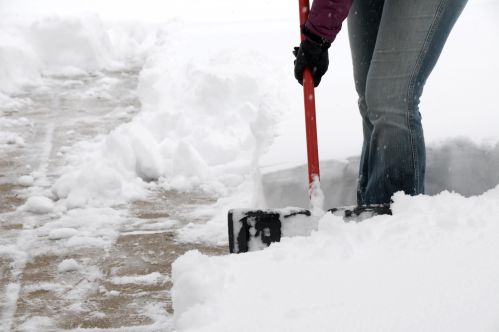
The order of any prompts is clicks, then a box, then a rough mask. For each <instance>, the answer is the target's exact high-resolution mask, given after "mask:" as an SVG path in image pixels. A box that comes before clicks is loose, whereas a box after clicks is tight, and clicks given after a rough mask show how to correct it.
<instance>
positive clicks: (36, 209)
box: [23, 196, 54, 213]
mask: <svg viewBox="0 0 499 332" xmlns="http://www.w3.org/2000/svg"><path fill="white" fill-rule="evenodd" d="M23 208H24V209H25V210H26V211H29V212H32V213H50V212H52V211H53V210H54V202H53V201H52V200H51V199H50V198H47V197H45V196H32V197H30V198H28V200H27V201H26V203H25V204H24V207H23Z"/></svg>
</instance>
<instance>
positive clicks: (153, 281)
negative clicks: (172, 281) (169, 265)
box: [111, 272, 168, 285]
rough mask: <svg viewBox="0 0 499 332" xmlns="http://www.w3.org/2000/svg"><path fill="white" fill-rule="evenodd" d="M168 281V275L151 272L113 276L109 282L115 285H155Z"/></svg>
mask: <svg viewBox="0 0 499 332" xmlns="http://www.w3.org/2000/svg"><path fill="white" fill-rule="evenodd" d="M167 281H168V277H166V276H164V275H162V274H161V273H159V272H153V273H149V274H146V275H139V276H123V277H113V278H112V279H111V282H112V283H113V284H115V285H126V284H140V285H157V284H160V285H161V284H164V283H165V282H167Z"/></svg>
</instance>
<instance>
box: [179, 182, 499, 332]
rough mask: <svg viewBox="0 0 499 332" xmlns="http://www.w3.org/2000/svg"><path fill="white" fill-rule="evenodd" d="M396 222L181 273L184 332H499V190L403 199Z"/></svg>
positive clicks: (356, 226)
mask: <svg viewBox="0 0 499 332" xmlns="http://www.w3.org/2000/svg"><path fill="white" fill-rule="evenodd" d="M393 212H394V214H393V216H378V217H375V218H372V219H369V220H366V221H364V222H362V223H344V222H343V221H342V220H341V219H340V218H339V217H335V216H332V215H326V216H325V217H324V218H323V219H322V220H321V221H320V223H319V229H318V230H317V231H316V232H314V233H313V234H312V235H311V236H310V237H295V238H286V239H284V240H283V241H282V242H280V243H276V244H273V245H271V247H270V248H268V249H265V250H263V251H259V252H251V253H247V254H239V255H229V256H223V257H208V256H205V255H202V254H200V253H199V252H197V251H191V252H188V253H187V254H186V255H184V256H182V257H180V258H179V259H177V261H176V262H175V263H174V264H173V274H172V276H173V284H174V286H173V289H172V294H173V307H174V310H175V314H174V322H175V327H176V328H177V330H178V331H234V330H237V331H404V332H407V331H449V332H451V331H452V332H456V331H463V332H464V331H483V332H487V331H490V332H493V331H497V330H499V263H498V262H499V187H497V188H495V189H493V190H491V191H489V192H487V193H485V194H483V195H481V196H478V197H471V198H464V197H462V196H460V195H458V194H452V193H448V192H444V193H442V194H439V195H437V196H435V197H428V196H419V197H408V196H404V195H401V194H397V195H396V196H395V203H394V204H393Z"/></svg>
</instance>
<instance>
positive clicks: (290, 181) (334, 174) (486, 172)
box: [262, 139, 499, 208]
mask: <svg viewBox="0 0 499 332" xmlns="http://www.w3.org/2000/svg"><path fill="white" fill-rule="evenodd" d="M426 153H427V168H426V182H425V188H426V193H427V194H428V195H435V194H438V193H440V192H442V191H444V190H448V191H454V192H457V193H459V194H462V195H464V196H472V195H480V194H482V193H484V192H486V191H487V190H490V189H492V188H494V187H496V186H497V185H498V184H499V144H496V145H495V146H494V145H478V144H475V143H473V142H472V141H470V140H469V139H448V140H446V141H443V142H440V143H438V144H431V145H430V146H428V147H427V151H426ZM358 168H359V158H358V157H353V158H349V159H348V160H346V161H339V160H324V161H322V162H321V188H322V190H323V191H324V193H325V196H326V197H325V198H326V201H325V204H324V207H325V208H333V207H337V206H345V205H355V204H356V202H357V198H356V193H357V190H356V187H357V174H358ZM262 186H263V195H264V198H265V202H266V203H267V205H268V206H269V207H275V208H283V207H287V206H299V207H308V204H309V202H308V195H307V190H308V183H307V167H306V165H301V166H298V167H293V168H287V169H279V170H275V171H267V172H266V173H264V174H263V175H262Z"/></svg>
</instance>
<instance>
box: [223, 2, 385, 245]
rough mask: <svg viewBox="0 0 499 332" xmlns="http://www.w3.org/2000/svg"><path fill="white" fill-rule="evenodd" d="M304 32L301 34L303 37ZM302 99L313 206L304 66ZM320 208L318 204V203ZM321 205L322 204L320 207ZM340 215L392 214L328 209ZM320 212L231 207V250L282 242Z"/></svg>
mask: <svg viewBox="0 0 499 332" xmlns="http://www.w3.org/2000/svg"><path fill="white" fill-rule="evenodd" d="M299 6H300V7H299V9H300V26H302V25H303V24H305V22H306V21H307V17H308V12H309V0H299ZM304 38H305V36H304V35H303V33H302V34H301V40H303V39H304ZM303 99H304V104H305V126H306V136H307V161H308V183H309V195H310V196H309V198H310V200H311V206H312V207H313V208H314V205H316V204H317V203H316V202H314V201H315V200H316V198H317V197H321V196H322V192H321V190H320V181H319V180H320V171H319V152H318V145H317V126H316V121H315V92H314V81H313V78H312V73H311V72H310V70H309V69H305V72H304V73H303ZM315 207H316V208H317V206H315ZM318 208H319V209H322V207H318ZM328 212H329V213H333V214H336V215H340V216H342V217H343V218H344V220H345V221H350V220H355V221H361V220H364V219H367V218H370V217H372V216H374V215H377V214H391V211H390V208H389V206H387V205H379V206H359V207H341V208H334V209H331V210H329V211H328ZM319 218H320V216H317V215H314V214H313V213H312V211H311V210H307V209H301V208H285V209H265V210H251V209H231V210H229V213H228V221H229V249H230V252H231V253H243V252H247V251H254V250H260V249H264V248H266V247H268V246H269V245H270V244H271V243H272V242H279V241H280V240H281V237H283V236H297V235H308V234H310V232H311V231H312V230H313V229H314V228H315V227H316V225H317V221H318V219H319Z"/></svg>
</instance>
